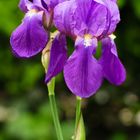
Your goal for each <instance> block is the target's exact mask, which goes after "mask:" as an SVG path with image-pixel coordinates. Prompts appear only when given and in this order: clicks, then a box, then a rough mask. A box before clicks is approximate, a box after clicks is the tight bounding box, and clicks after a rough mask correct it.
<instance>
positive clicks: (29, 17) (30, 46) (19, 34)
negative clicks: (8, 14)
mask: <svg viewBox="0 0 140 140" xmlns="http://www.w3.org/2000/svg"><path fill="white" fill-rule="evenodd" d="M51 1H52V0H50V5H46V3H45V1H44V0H20V3H19V8H20V9H21V10H22V11H23V12H24V13H25V17H24V19H23V20H22V23H21V24H20V25H19V26H18V27H17V28H16V30H15V31H14V32H13V33H12V35H11V39H10V43H11V46H12V50H13V52H14V53H15V54H16V55H17V56H19V57H24V58H29V57H31V56H34V55H36V54H38V53H39V52H41V51H42V50H43V49H44V48H45V46H46V44H47V42H48V40H49V28H50V26H51V24H52V18H53V15H52V7H55V5H56V4H58V3H57V2H55V3H52V2H51Z"/></svg>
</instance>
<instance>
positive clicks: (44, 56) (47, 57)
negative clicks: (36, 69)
mask: <svg viewBox="0 0 140 140" xmlns="http://www.w3.org/2000/svg"><path fill="white" fill-rule="evenodd" d="M58 33H59V32H58V31H55V32H54V33H51V35H50V40H49V42H48V43H47V45H46V47H45V48H44V50H43V51H42V56H41V62H42V65H43V67H44V68H45V72H46V73H47V70H48V66H49V62H50V51H51V47H52V43H53V40H54V38H55V37H56V35H57V34H58Z"/></svg>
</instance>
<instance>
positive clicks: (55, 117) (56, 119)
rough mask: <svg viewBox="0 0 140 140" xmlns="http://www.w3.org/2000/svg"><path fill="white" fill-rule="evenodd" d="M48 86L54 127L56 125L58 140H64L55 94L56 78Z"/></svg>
mask: <svg viewBox="0 0 140 140" xmlns="http://www.w3.org/2000/svg"><path fill="white" fill-rule="evenodd" d="M47 86H48V92H49V100H50V106H51V111H52V116H53V121H54V125H55V130H56V135H57V139H58V140H63V135H62V130H61V125H60V121H59V117H58V111H57V106H56V100H55V93H54V88H55V78H53V79H52V80H51V81H50V82H49V84H48V85H47Z"/></svg>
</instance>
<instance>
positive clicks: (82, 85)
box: [10, 0, 126, 98]
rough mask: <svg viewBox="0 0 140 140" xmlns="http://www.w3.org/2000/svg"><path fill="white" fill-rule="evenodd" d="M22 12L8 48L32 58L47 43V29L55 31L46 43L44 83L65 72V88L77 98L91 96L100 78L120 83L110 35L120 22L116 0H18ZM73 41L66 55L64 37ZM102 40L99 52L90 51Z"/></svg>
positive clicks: (122, 70) (122, 75) (121, 77)
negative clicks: (73, 43)
mask: <svg viewBox="0 0 140 140" xmlns="http://www.w3.org/2000/svg"><path fill="white" fill-rule="evenodd" d="M19 8H20V9H21V10H22V11H23V12H25V17H24V19H23V21H22V23H21V25H20V26H19V27H18V28H17V29H16V30H15V31H14V32H13V33H12V35H11V39H10V42H11V45H12V49H13V52H14V53H15V54H16V55H17V56H19V57H31V56H34V55H36V54H37V53H39V52H40V51H42V50H43V48H44V47H45V46H46V44H47V43H48V41H49V39H50V36H49V31H48V30H49V28H50V27H51V26H52V25H53V23H54V25H55V27H56V28H57V29H58V30H59V33H58V34H57V35H56V36H55V38H54V39H53V40H52V42H51V47H50V61H49V65H48V69H47V72H46V78H45V82H46V83H48V82H49V81H50V80H51V79H52V78H53V77H55V76H56V75H57V74H58V73H60V72H61V71H62V70H64V78H65V81H66V84H67V86H68V87H69V89H70V90H71V91H72V93H73V94H75V95H77V96H80V97H82V98H87V97H90V96H91V95H93V94H95V93H96V91H97V90H98V89H99V87H100V86H101V84H102V81H103V79H104V78H105V79H107V80H108V81H109V82H110V83H112V84H115V85H120V84H122V83H123V82H124V80H125V78H126V72H125V68H124V66H123V64H122V63H121V61H120V59H119V58H118V54H117V49H116V45H115V42H114V39H113V38H112V37H111V34H112V33H113V32H114V31H115V29H116V26H117V24H118V23H119V21H120V14H119V9H118V6H117V1H116V0H32V1H31V0H20V3H19ZM64 34H65V35H68V36H69V37H71V38H72V39H74V41H75V50H74V52H73V53H72V54H71V56H70V57H69V58H68V59H67V48H66V37H65V35H64ZM98 41H101V42H102V55H101V57H100V59H99V60H97V59H96V58H95V57H94V55H95V54H96V49H97V47H98Z"/></svg>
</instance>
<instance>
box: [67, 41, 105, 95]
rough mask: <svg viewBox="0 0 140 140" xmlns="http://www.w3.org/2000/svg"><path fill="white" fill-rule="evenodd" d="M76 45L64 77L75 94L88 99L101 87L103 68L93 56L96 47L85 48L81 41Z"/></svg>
mask: <svg viewBox="0 0 140 140" xmlns="http://www.w3.org/2000/svg"><path fill="white" fill-rule="evenodd" d="M77 42H78V43H77ZM75 44H76V45H77V46H76V50H75V51H74V53H73V54H72V55H71V56H70V58H69V59H68V61H67V63H66V64H65V67H64V77H65V81H66V84H67V86H68V87H69V89H70V90H71V92H72V93H73V94H75V95H77V96H80V97H82V98H87V97H89V96H91V95H93V94H95V93H96V91H97V90H98V89H99V87H100V86H101V83H102V67H101V66H100V65H99V64H98V61H97V60H96V59H95V58H94V57H93V56H92V52H93V49H94V48H95V46H84V42H83V41H79V40H76V43H75Z"/></svg>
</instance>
